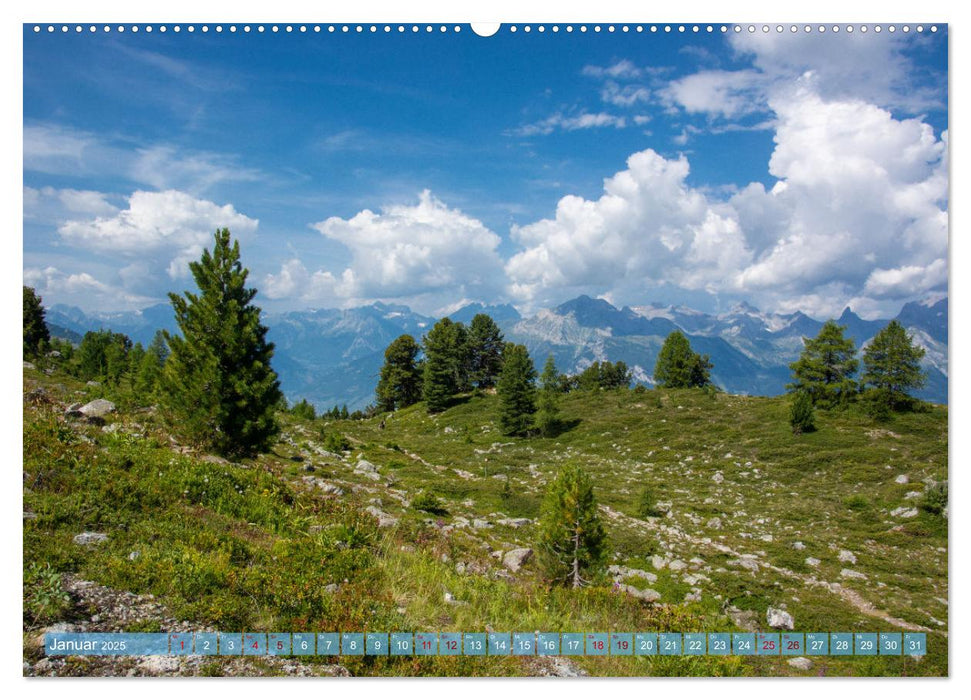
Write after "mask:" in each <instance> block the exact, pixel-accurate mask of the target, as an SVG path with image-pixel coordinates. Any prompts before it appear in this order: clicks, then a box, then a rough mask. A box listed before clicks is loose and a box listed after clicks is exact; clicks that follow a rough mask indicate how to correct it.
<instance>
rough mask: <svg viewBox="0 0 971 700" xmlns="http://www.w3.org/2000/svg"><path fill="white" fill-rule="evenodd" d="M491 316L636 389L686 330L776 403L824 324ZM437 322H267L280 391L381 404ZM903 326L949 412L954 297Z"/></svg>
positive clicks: (794, 316) (603, 308)
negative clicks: (400, 347)
mask: <svg viewBox="0 0 971 700" xmlns="http://www.w3.org/2000/svg"><path fill="white" fill-rule="evenodd" d="M477 313H487V314H489V315H490V316H492V318H493V319H494V320H495V321H496V323H497V324H498V325H499V327H500V328H501V329H502V331H503V334H504V335H505V337H506V339H507V340H510V341H513V342H516V343H522V344H523V345H525V346H526V347H527V348H528V349H529V352H530V355H531V356H532V357H533V359H534V361H535V363H536V364H537V365H538V366H542V364H543V362H544V361H545V359H546V356H547V355H549V354H552V355H553V357H554V359H555V361H556V366H557V368H558V369H559V370H560V371H561V372H566V373H571V374H572V373H576V372H579V371H581V370H582V369H584V368H585V367H587V366H589V365H590V364H591V363H593V362H595V361H604V360H609V361H611V362H616V361H618V360H623V361H624V362H626V363H627V365H628V366H630V367H631V368H632V370H633V373H634V380H635V381H636V382H638V383H642V384H646V385H648V386H651V385H652V384H653V377H652V376H651V372H652V371H653V368H654V363H655V360H656V357H657V353H658V351H659V350H660V348H661V345H662V344H663V342H664V339H665V337H667V335H668V334H669V333H671V331H674V330H676V329H680V330H681V331H683V332H684V333H685V335H687V336H688V339H689V340H690V341H691V346H692V348H694V350H695V351H696V352H700V353H706V354H708V355H709V356H710V358H711V361H712V363H713V365H714V367H713V369H712V373H711V374H712V380H713V381H714V382H715V383H716V384H717V385H718V386H720V387H721V388H723V389H725V390H726V391H729V392H732V393H737V394H753V395H770V396H771V395H777V394H781V393H783V392H784V391H785V385H786V383H788V382H789V381H790V371H789V363H790V362H792V361H794V360H795V359H796V358H797V357H798V356H799V353H800V352H801V351H802V347H803V340H802V339H803V337H813V336H815V335H816V334H817V333H818V332H819V329H820V328H821V327H822V325H823V322H822V321H819V320H816V319H814V318H810V317H809V316H807V315H806V314H804V313H802V312H800V311H796V312H794V313H791V314H769V313H763V312H761V311H759V310H758V309H756V308H755V307H753V306H751V305H749V304H746V303H740V304H738V305H736V306H734V307H733V308H731V309H730V310H729V311H727V312H725V313H720V314H709V313H704V312H700V311H696V310H693V309H689V308H685V307H682V306H661V305H658V304H651V305H647V306H635V307H630V306H625V307H623V308H621V309H618V308H616V307H615V306H613V305H612V304H610V303H608V302H607V301H605V300H603V299H593V298H591V297H588V296H580V297H577V298H576V299H571V300H570V301H567V302H565V303H563V304H560V305H559V306H557V307H555V308H551V309H544V310H541V311H539V312H537V313H535V314H533V315H532V316H528V317H523V316H521V315H520V314H519V312H518V311H517V310H516V309H515V308H514V307H512V306H510V305H494V306H490V305H483V304H478V303H476V304H469V305H467V306H464V307H462V308H461V309H459V310H457V311H455V312H453V313H451V314H450V315H449V317H450V318H451V319H452V320H454V321H462V322H464V323H468V322H469V321H471V319H472V318H473V317H474V316H475V314H477ZM436 320H437V319H436V318H434V317H430V316H423V315H421V314H417V313H415V312H413V311H412V310H411V309H409V308H408V307H407V306H398V305H390V304H383V303H375V304H371V305H368V306H361V307H357V308H351V309H320V310H308V311H292V312H287V313H281V314H264V322H265V323H266V325H267V326H268V328H269V332H268V338H269V339H270V340H271V341H272V342H273V343H275V345H276V353H275V355H274V359H273V366H274V368H275V369H276V371H277V373H278V374H279V376H280V383H281V387H282V389H283V391H284V393H285V394H286V396H287V398H288V399H289V400H290V401H291V402H293V401H299V400H300V399H307V400H308V401H310V402H311V403H313V404H315V405H316V406H317V407H318V408H319V409H324V408H329V407H331V406H334V405H340V404H345V403H346V404H347V406H348V407H349V408H350V409H351V410H354V409H356V408H363V407H364V406H366V405H367V404H369V403H371V402H372V401H373V399H374V388H375V386H376V385H377V381H378V373H379V371H380V368H381V365H382V363H383V360H384V349H385V348H386V347H387V346H388V344H389V343H390V342H391V341H392V340H394V339H395V338H397V337H398V336H399V335H402V334H403V333H408V334H411V335H412V336H414V337H415V339H416V340H419V341H420V340H421V337H422V335H424V333H425V332H426V331H427V330H428V329H430V328H431V327H432V326H433V325H434V323H435V321H436ZM836 320H837V322H838V323H840V324H841V325H844V326H846V335H847V336H848V337H851V338H853V339H854V341H855V342H856V345H857V347H858V348H861V349H862V348H863V347H864V346H865V345H866V344H867V343H868V342H869V341H870V339H871V338H873V336H874V335H875V334H876V333H877V332H878V331H879V330H880V329H881V328H883V327H884V326H885V325H886V324H887V323H888V322H889V320H890V319H882V320H865V319H863V318H860V317H859V316H858V315H857V314H855V313H854V312H853V311H852V310H850V309H849V308H846V309H845V310H844V311H843V313H842V314H841V315H840V317H839V318H838V319H836ZM896 320H898V321H899V322H900V323H901V324H903V325H904V327H905V328H907V330H908V332H909V333H911V335H912V336H913V338H914V340H915V342H916V343H918V344H919V345H921V346H922V347H924V348H925V350H926V355H925V357H924V361H923V364H924V369H925V370H926V372H927V384H926V386H925V387H924V388H923V389H922V390H920V391H919V392H916V394H917V395H918V396H920V397H921V398H923V399H926V400H928V401H933V402H935V403H947V398H948V394H947V391H948V387H947V372H948V366H947V363H948V300H947V297H944V298H942V299H936V300H935V299H930V300H926V301H921V302H910V303H908V304H906V305H905V306H904V307H903V308H902V309H901V310H900V313H899V314H897V316H896ZM47 322H48V324H49V326H50V328H51V330H52V333H53V334H54V335H58V336H60V337H65V338H67V339H69V340H72V341H74V342H76V341H77V339H78V338H79V337H80V336H81V335H83V334H84V333H85V332H86V331H89V330H97V329H99V328H110V329H111V330H113V331H116V332H119V333H125V334H127V335H128V336H129V337H130V338H132V340H133V341H140V342H142V343H143V344H147V343H149V342H151V339H152V336H153V335H154V333H155V331H156V330H157V329H159V328H164V329H166V330H169V331H173V330H175V320H174V316H173V313H172V309H171V307H170V306H169V305H168V304H159V305H156V306H152V307H149V308H146V309H143V310H141V311H136V312H125V313H113V314H94V315H91V314H86V313H84V312H83V311H81V310H80V309H78V308H76V307H71V306H65V305H60V304H55V305H53V306H51V307H50V308H49V309H47Z"/></svg>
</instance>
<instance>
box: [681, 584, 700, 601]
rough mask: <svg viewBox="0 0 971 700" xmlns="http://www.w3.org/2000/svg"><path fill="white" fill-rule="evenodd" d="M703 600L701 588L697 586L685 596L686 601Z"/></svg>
mask: <svg viewBox="0 0 971 700" xmlns="http://www.w3.org/2000/svg"><path fill="white" fill-rule="evenodd" d="M700 600H701V590H700V589H698V588H696V589H694V590H693V591H689V592H688V593H686V594H685V596H684V602H685V603H697V602H699V601H700Z"/></svg>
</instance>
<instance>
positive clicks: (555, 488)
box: [536, 466, 607, 588]
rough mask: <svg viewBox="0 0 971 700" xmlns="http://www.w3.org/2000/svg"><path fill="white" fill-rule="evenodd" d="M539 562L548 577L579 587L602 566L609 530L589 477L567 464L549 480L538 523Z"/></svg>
mask: <svg viewBox="0 0 971 700" xmlns="http://www.w3.org/2000/svg"><path fill="white" fill-rule="evenodd" d="M536 549H537V561H538V564H539V567H540V569H541V570H542V572H543V575H544V576H545V578H546V579H547V580H548V581H550V582H552V583H556V584H560V585H566V586H571V587H572V588H579V587H580V586H582V585H584V584H586V583H589V582H590V580H591V579H592V578H593V577H594V576H595V575H596V574H597V573H598V572H599V571H600V570H601V569H602V568H603V565H604V563H605V561H606V558H607V533H606V530H605V529H604V525H603V522H602V521H601V519H600V513H599V511H598V508H597V501H596V498H595V497H594V493H593V484H592V483H591V481H590V477H589V476H588V475H587V474H586V472H584V471H583V470H582V469H581V468H580V467H577V466H570V467H564V468H563V469H562V470H561V471H560V472H559V474H557V476H556V478H555V479H554V480H553V481H552V482H551V483H550V485H549V488H548V490H547V492H546V497H545V499H544V501H543V507H542V515H541V516H540V522H539V541H538V543H537V547H536Z"/></svg>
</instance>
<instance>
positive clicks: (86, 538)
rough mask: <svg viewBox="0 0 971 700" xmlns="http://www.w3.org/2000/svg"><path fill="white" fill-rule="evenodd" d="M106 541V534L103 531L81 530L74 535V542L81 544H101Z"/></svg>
mask: <svg viewBox="0 0 971 700" xmlns="http://www.w3.org/2000/svg"><path fill="white" fill-rule="evenodd" d="M107 541H108V535H106V534H105V533H103V532H82V533H80V534H78V535H75V536H74V544H80V545H82V546H87V545H92V544H101V543H102V542H107Z"/></svg>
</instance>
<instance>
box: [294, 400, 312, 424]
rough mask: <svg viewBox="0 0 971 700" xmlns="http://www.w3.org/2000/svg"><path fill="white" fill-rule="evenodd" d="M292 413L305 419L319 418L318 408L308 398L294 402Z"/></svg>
mask: <svg viewBox="0 0 971 700" xmlns="http://www.w3.org/2000/svg"><path fill="white" fill-rule="evenodd" d="M290 413H291V414H292V415H294V416H296V417H297V418H301V419H303V420H316V419H317V409H316V408H314V405H313V404H312V403H310V402H309V401H307V399H300V400H299V401H297V403H295V404H293V407H292V408H291V409H290Z"/></svg>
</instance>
